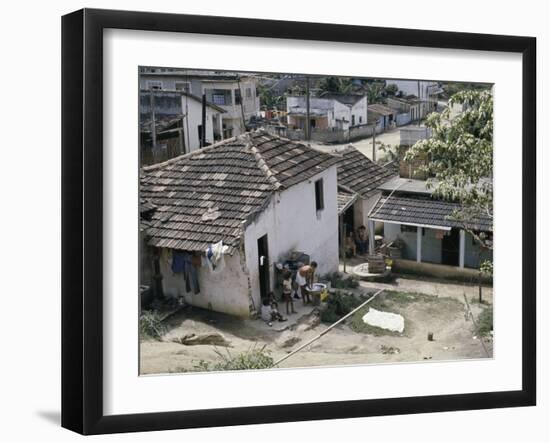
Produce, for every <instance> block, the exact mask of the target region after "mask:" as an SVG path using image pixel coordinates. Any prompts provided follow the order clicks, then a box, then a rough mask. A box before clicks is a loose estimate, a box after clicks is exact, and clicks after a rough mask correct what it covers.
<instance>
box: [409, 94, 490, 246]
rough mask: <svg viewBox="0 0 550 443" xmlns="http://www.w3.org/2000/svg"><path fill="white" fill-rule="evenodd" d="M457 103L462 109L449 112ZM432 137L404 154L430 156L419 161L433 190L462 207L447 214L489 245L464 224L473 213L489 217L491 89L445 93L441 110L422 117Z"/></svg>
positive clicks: (470, 218)
mask: <svg viewBox="0 0 550 443" xmlns="http://www.w3.org/2000/svg"><path fill="white" fill-rule="evenodd" d="M455 104H461V105H463V106H464V108H465V110H464V111H463V112H461V113H460V114H458V115H457V116H454V117H452V116H451V108H452V107H453V105H455ZM426 126H427V127H429V128H431V129H432V138H429V139H426V140H421V141H419V142H417V143H415V145H414V146H413V147H412V148H411V149H409V151H408V152H407V154H406V156H405V160H409V161H410V160H413V159H414V158H424V159H429V160H428V161H427V162H426V166H425V167H424V170H425V172H427V173H428V176H429V177H432V178H430V179H429V182H430V186H433V188H434V195H436V196H438V197H440V198H443V199H445V200H452V201H457V202H459V203H460V204H461V209H460V210H457V211H455V213H454V214H453V215H452V217H453V218H454V219H456V220H457V221H458V222H462V224H463V228H464V229H465V230H467V231H468V232H469V233H470V234H471V235H472V236H473V237H474V238H475V239H476V241H477V242H478V243H479V244H480V245H481V246H482V247H484V248H487V249H492V247H493V245H492V242H491V241H489V240H488V238H486V237H484V236H481V235H479V234H478V233H477V232H475V231H473V230H471V229H468V227H467V222H468V221H469V220H472V219H474V218H475V217H476V216H480V215H483V216H484V217H489V218H490V219H491V220H492V218H493V180H492V178H493V97H492V94H491V92H490V91H479V90H463V91H460V92H457V93H456V94H454V95H453V96H452V97H451V98H450V99H449V106H448V107H447V108H446V109H445V110H444V111H443V112H442V113H441V114H438V113H432V114H430V115H429V116H428V117H427V119H426Z"/></svg>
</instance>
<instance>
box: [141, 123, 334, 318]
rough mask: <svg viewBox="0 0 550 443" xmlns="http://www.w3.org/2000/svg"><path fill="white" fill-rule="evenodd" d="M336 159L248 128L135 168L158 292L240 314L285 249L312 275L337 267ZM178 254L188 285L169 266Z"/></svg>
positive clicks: (268, 285) (253, 302)
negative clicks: (187, 263) (307, 263)
mask: <svg viewBox="0 0 550 443" xmlns="http://www.w3.org/2000/svg"><path fill="white" fill-rule="evenodd" d="M336 163H337V159H336V158H334V157H333V156H332V155H330V154H325V153H322V152H319V151H316V150H314V149H312V148H310V147H307V146H304V145H302V144H299V143H294V142H291V141H289V140H287V139H282V138H279V137H275V136H271V135H268V134H267V133H266V132H264V131H257V132H251V133H247V134H243V135H241V136H238V137H236V138H231V139H228V140H224V141H222V142H220V143H217V144H215V145H212V146H209V147H206V148H203V149H201V150H199V151H195V152H192V153H190V154H187V155H183V156H180V157H177V158H174V159H172V160H169V161H167V162H164V163H162V164H159V165H154V166H151V167H146V168H143V169H142V171H141V178H140V183H141V186H140V190H141V192H140V198H141V199H142V201H143V202H144V203H143V204H145V203H147V204H148V206H147V208H154V211H153V212H152V213H151V212H148V214H149V217H148V220H146V226H145V227H144V228H143V233H144V235H143V238H144V239H145V240H144V242H145V243H146V245H142V247H143V248H149V249H150V250H151V254H150V256H151V257H157V258H156V264H154V265H153V268H158V269H159V271H160V275H161V276H162V289H163V291H164V294H165V295H168V296H175V297H183V298H184V299H185V301H186V302H187V303H189V304H191V305H194V306H199V307H202V308H206V309H212V310H214V311H218V312H225V313H228V314H233V315H238V316H244V317H247V316H250V315H252V314H254V313H255V312H256V310H258V309H259V307H260V303H261V298H262V297H266V296H267V294H268V292H269V291H270V290H272V289H273V288H274V281H275V269H274V268H275V263H277V262H280V261H284V260H285V257H287V256H288V254H289V253H290V252H291V251H303V252H305V253H306V254H308V255H309V256H310V257H311V259H312V260H315V261H317V262H318V264H319V268H318V273H319V274H325V273H328V272H333V271H337V270H338V260H339V259H338V229H337V226H338V215H337V171H336ZM219 242H222V244H223V246H224V249H226V250H225V251H224V254H223V255H222V258H221V260H220V261H219V262H218V263H217V264H218V266H217V267H216V269H212V267H211V266H210V265H208V260H207V259H206V257H205V252H206V251H207V249H208V248H209V247H212V246H213V245H216V244H218V243H219ZM214 249H215V248H214ZM182 257H184V258H185V259H186V260H189V259H190V260H192V261H193V263H195V265H196V267H193V268H189V269H191V270H192V273H194V272H195V271H196V272H197V280H198V285H199V287H200V289H199V290H198V291H196V288H194V287H193V285H191V286H190V287H186V286H187V285H188V284H186V282H187V281H188V280H186V279H184V275H185V274H181V273H174V272H173V266H174V265H178V263H179V260H180V259H181V258H182ZM153 260H155V259H154V258H153ZM173 260H176V262H174V261H173ZM178 266H179V265H178ZM188 289H189V290H188Z"/></svg>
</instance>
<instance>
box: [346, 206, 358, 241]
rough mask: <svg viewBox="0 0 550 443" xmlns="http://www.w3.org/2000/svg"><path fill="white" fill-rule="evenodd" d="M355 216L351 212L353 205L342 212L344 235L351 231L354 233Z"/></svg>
mask: <svg viewBox="0 0 550 443" xmlns="http://www.w3.org/2000/svg"><path fill="white" fill-rule="evenodd" d="M354 219H355V214H354V211H353V205H351V206H350V207H349V208H348V209H346V210H345V211H344V216H343V221H344V235H346V236H347V235H348V234H349V233H350V232H351V231H355V224H354Z"/></svg>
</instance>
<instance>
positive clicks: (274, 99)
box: [257, 83, 284, 109]
mask: <svg viewBox="0 0 550 443" xmlns="http://www.w3.org/2000/svg"><path fill="white" fill-rule="evenodd" d="M257 88H258V95H259V97H260V104H261V105H262V106H265V108H266V109H278V108H280V107H281V106H282V105H284V97H283V96H281V95H275V94H274V93H273V89H272V88H271V87H269V86H267V85H264V84H261V83H260V84H258V86H257Z"/></svg>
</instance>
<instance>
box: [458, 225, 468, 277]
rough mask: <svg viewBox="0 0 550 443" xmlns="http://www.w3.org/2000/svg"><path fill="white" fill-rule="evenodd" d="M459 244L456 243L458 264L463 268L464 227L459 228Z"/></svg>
mask: <svg viewBox="0 0 550 443" xmlns="http://www.w3.org/2000/svg"><path fill="white" fill-rule="evenodd" d="M459 235H460V237H459V245H458V265H459V267H460V268H464V251H465V249H466V232H465V231H464V229H461V230H460V234H459Z"/></svg>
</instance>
